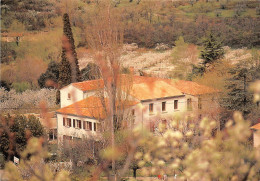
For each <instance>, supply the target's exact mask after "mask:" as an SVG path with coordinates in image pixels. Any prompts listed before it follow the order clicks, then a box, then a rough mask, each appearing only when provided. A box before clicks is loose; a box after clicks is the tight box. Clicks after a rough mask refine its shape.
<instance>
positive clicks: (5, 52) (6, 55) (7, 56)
mask: <svg viewBox="0 0 260 181" xmlns="http://www.w3.org/2000/svg"><path fill="white" fill-rule="evenodd" d="M13 45H14V44H12V43H7V42H1V63H10V62H11V61H13V60H15V59H16V57H17V53H16V51H15V50H14V48H13Z"/></svg>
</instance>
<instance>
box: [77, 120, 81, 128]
mask: <svg viewBox="0 0 260 181" xmlns="http://www.w3.org/2000/svg"><path fill="white" fill-rule="evenodd" d="M76 128H79V129H81V120H78V119H77V120H76Z"/></svg>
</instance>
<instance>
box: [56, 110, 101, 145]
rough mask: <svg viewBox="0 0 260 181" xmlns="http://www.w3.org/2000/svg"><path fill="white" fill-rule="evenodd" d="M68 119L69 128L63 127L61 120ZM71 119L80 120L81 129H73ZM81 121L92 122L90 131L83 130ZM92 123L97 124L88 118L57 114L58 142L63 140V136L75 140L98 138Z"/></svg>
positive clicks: (94, 120)
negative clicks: (75, 138)
mask: <svg viewBox="0 0 260 181" xmlns="http://www.w3.org/2000/svg"><path fill="white" fill-rule="evenodd" d="M64 117H65V118H70V119H71V127H67V126H63V118H64ZM73 119H78V120H81V129H79V128H74V127H73ZM82 121H89V122H92V130H85V129H83V122H82ZM94 123H98V121H97V120H96V119H90V118H82V117H77V116H70V115H62V114H60V113H57V129H58V141H62V140H63V135H66V136H72V137H77V138H84V137H85V138H88V137H92V136H94V137H95V136H99V132H98V131H94Z"/></svg>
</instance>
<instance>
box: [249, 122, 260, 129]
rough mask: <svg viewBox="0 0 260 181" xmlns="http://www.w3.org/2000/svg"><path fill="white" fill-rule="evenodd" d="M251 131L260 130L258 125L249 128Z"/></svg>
mask: <svg viewBox="0 0 260 181" xmlns="http://www.w3.org/2000/svg"><path fill="white" fill-rule="evenodd" d="M251 129H256V130H260V123H258V124H255V125H254V126H252V127H251Z"/></svg>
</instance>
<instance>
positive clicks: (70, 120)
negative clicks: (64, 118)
mask: <svg viewBox="0 0 260 181" xmlns="http://www.w3.org/2000/svg"><path fill="white" fill-rule="evenodd" d="M69 127H71V119H69Z"/></svg>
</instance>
